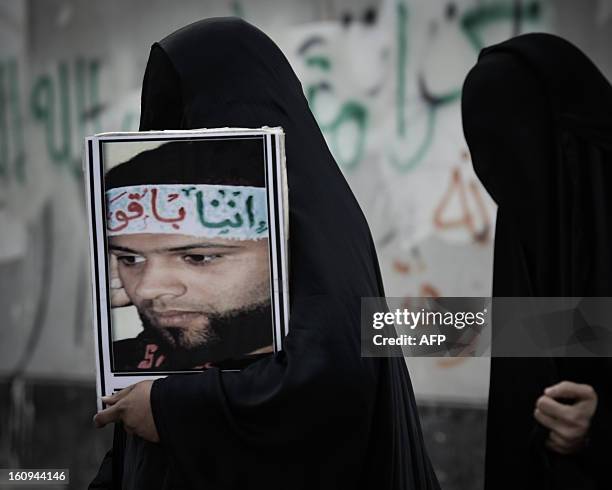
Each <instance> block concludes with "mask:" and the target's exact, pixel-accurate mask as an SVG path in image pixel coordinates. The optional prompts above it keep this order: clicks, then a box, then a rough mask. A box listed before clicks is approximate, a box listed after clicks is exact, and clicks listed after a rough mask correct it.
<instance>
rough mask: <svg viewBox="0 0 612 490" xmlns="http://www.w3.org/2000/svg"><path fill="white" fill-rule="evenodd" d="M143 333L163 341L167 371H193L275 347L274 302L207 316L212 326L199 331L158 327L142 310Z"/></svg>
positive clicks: (160, 341) (179, 327)
mask: <svg viewBox="0 0 612 490" xmlns="http://www.w3.org/2000/svg"><path fill="white" fill-rule="evenodd" d="M138 314H139V316H140V319H141V321H142V325H143V328H144V332H143V334H144V335H145V336H147V337H153V339H152V340H155V341H157V342H159V344H160V348H161V350H162V351H163V352H164V354H165V356H166V361H165V362H164V368H165V369H168V368H169V369H191V368H193V367H194V366H199V365H203V364H205V363H207V362H213V363H214V362H219V361H226V360H231V359H239V358H241V357H244V356H245V355H246V354H249V353H251V352H253V351H255V350H258V349H261V348H262V347H267V346H270V345H272V339H273V334H272V328H273V325H272V309H271V306H270V302H269V301H266V302H264V303H260V304H256V305H252V306H249V307H246V308H241V309H236V310H231V311H228V312H224V313H222V314H219V313H210V314H209V313H206V316H207V318H208V325H207V326H206V327H205V328H200V329H198V330H196V331H194V330H193V329H192V330H191V331H190V329H187V328H184V327H181V326H172V327H163V326H160V325H156V324H154V323H153V321H152V320H151V319H150V318H149V317H148V316H147V315H146V314H144V313H142V312H141V311H140V310H139V311H138Z"/></svg>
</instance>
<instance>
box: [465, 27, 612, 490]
mask: <svg viewBox="0 0 612 490" xmlns="http://www.w3.org/2000/svg"><path fill="white" fill-rule="evenodd" d="M462 113H463V126H464V132H465V136H466V139H467V142H468V145H469V148H470V151H471V154H472V161H473V164H474V168H475V170H476V173H477V175H478V177H479V178H480V180H481V181H482V183H483V184H484V186H485V187H486V188H487V190H488V191H489V193H490V194H491V196H492V197H493V199H494V200H495V201H496V203H497V204H498V212H497V225H496V233H495V250H494V273H493V295H494V296H580V297H589V296H592V297H596V296H612V198H611V197H610V193H609V192H608V189H607V186H608V185H611V184H612V87H611V86H610V84H609V83H608V81H607V80H606V79H605V78H604V77H603V75H602V74H601V73H600V72H599V70H598V69H597V68H596V67H595V65H593V63H592V62H591V61H590V60H589V59H588V58H587V57H586V56H585V55H584V54H583V53H582V52H580V51H579V50H578V49H577V48H576V47H575V46H573V45H571V44H570V43H568V42H567V41H564V40H563V39H560V38H559V37H556V36H552V35H548V34H527V35H523V36H519V37H516V38H514V39H511V40H509V41H506V42H503V43H500V44H498V45H495V46H492V47H490V48H486V49H484V50H483V51H482V52H481V54H480V56H479V59H478V63H477V64H476V66H475V67H474V68H473V69H472V70H471V71H470V73H469V74H468V76H467V79H466V81H465V84H464V88H463V100H462ZM494 328H495V327H494ZM493 349H495V345H493ZM611 374H612V369H611V363H610V361H609V360H608V359H604V358H600V359H596V358H565V359H560V358H538V359H535V358H493V359H492V360H491V382H490V394H489V412H488V428H487V456H486V488H487V489H491V490H503V489H510V488H512V489H515V488H519V487H520V488H525V489H572V490H579V489H595V488H598V489H603V488H610V487H611V486H612V482H611V478H610V477H609V476H608V471H609V470H608V468H607V467H606V465H607V459H609V455H610V448H609V445H610V442H612V430H611V429H610V425H611V424H610V416H611V415H612V413H611V412H610V409H611V405H610V393H611V377H610V375H611ZM562 380H570V381H574V382H579V383H587V384H590V385H592V386H593V387H594V388H595V390H596V391H597V393H598V395H599V406H598V409H597V412H596V414H595V417H594V419H593V421H592V427H591V432H590V443H589V446H588V448H587V449H586V450H584V451H582V452H580V453H578V454H576V455H572V456H560V455H558V454H557V453H554V452H552V451H549V450H547V449H546V448H545V446H544V441H545V440H546V438H547V436H548V431H547V430H546V429H545V428H544V427H543V426H540V425H539V424H538V423H537V422H536V421H535V419H534V418H533V411H534V408H535V402H536V400H537V398H538V397H539V396H540V395H542V393H543V390H544V388H546V387H547V386H550V385H552V384H555V383H557V382H559V381H562Z"/></svg>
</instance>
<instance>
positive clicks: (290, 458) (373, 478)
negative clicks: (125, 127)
mask: <svg viewBox="0 0 612 490" xmlns="http://www.w3.org/2000/svg"><path fill="white" fill-rule="evenodd" d="M263 125H267V126H282V127H283V128H284V130H285V133H286V155H287V173H288V185H289V208H290V217H289V222H290V241H289V245H290V285H289V289H290V298H291V304H290V315H291V320H290V327H289V328H290V333H289V335H288V336H287V338H286V342H285V344H284V350H283V351H282V352H280V353H279V354H278V355H276V356H270V357H269V358H267V359H264V360H260V361H258V362H256V363H254V364H252V365H251V366H249V367H248V368H247V369H245V370H243V371H242V372H240V373H230V372H221V371H219V370H217V369H210V370H208V371H206V372H204V373H202V374H198V375H189V376H168V377H167V378H165V379H163V380H158V381H156V382H155V383H154V385H153V389H152V393H151V404H152V409H153V413H154V418H155V422H156V425H157V428H158V431H159V434H160V438H161V444H159V445H154V444H148V443H144V442H143V441H141V442H140V445H141V446H142V445H145V446H147V448H146V449H147V450H146V451H141V452H140V453H137V452H136V451H135V450H134V447H135V446H134V445H133V446H131V447H126V448H125V456H124V461H130V463H129V464H126V465H124V466H123V471H124V475H123V482H124V488H130V489H133V488H145V487H144V486H143V485H142V484H140V483H138V481H137V480H138V478H134V477H133V476H132V477H128V476H126V474H129V473H134V472H136V473H138V472H139V471H140V470H139V469H138V468H140V467H142V461H141V460H140V459H139V458H140V457H139V456H138V454H145V455H151V454H153V455H155V454H157V453H158V452H162V453H163V454H164V456H165V458H166V459H165V464H161V463H159V462H158V461H157V460H156V458H151V457H150V456H145V457H150V461H151V462H152V464H153V465H152V466H151V465H149V467H148V471H149V473H148V474H151V473H156V474H157V475H158V483H159V486H158V487H156V488H173V489H176V488H193V489H195V488H198V489H199V488H206V489H213V488H284V489H287V488H290V489H300V488H304V489H315V488H316V489H326V488H329V489H343V488H346V489H358V488H364V489H365V488H368V489H370V488H376V489H402V490H405V489H408V490H412V489H414V490H416V489H419V490H420V489H422V490H425V489H436V488H438V483H437V480H436V477H435V475H434V472H433V470H432V466H431V464H430V461H429V458H428V456H427V453H426V450H425V445H424V442H423V437H422V434H421V429H420V424H419V420H418V414H417V407H416V404H415V400H414V395H413V392H412V388H411V384H410V379H409V376H408V372H407V370H406V367H405V364H404V361H403V359H397V358H394V359H375V358H361V356H360V318H359V316H360V298H361V297H365V296H383V295H384V291H383V285H382V281H381V276H380V271H379V267H378V262H377V257H376V251H375V249H374V245H373V242H372V238H371V236H370V232H369V228H368V225H367V223H366V220H365V218H364V216H363V214H362V212H361V209H360V208H359V206H358V204H357V202H356V200H355V198H354V196H353V194H352V192H351V191H350V189H349V187H348V185H347V183H346V181H345V179H344V177H343V176H342V174H341V172H340V170H339V168H338V166H337V164H336V163H335V161H334V159H333V157H332V156H331V154H330V152H329V150H328V148H327V145H326V143H325V141H324V139H323V136H322V134H321V132H320V130H319V128H318V126H317V123H316V121H315V120H314V118H313V116H312V114H311V112H310V110H309V108H308V105H307V102H306V99H305V97H304V95H303V92H302V87H301V85H300V82H299V80H298V79H297V77H296V76H295V74H294V72H293V70H292V69H291V67H290V65H289V63H288V62H287V60H286V58H285V57H284V55H283V54H282V52H281V51H280V50H279V49H278V47H277V46H276V45H275V44H274V43H273V42H272V41H271V40H270V39H269V38H268V37H267V36H266V35H265V34H263V33H262V32H261V31H259V30H258V29H256V28H255V27H253V26H251V25H250V24H248V23H247V22H244V21H242V20H239V19H234V18H217V19H207V20H204V21H200V22H196V23H195V24H192V25H190V26H187V27H185V28H183V29H181V30H179V31H177V32H175V33H174V34H172V35H170V36H169V37H167V38H165V39H164V40H162V41H161V42H159V43H156V44H155V45H154V46H153V47H152V49H151V54H150V58H149V62H148V65H147V69H146V73H145V78H144V84H143V90H142V112H141V121H140V129H141V130H159V129H194V128H203V127H211V128H212V127H224V126H232V127H261V126H263ZM132 439H136V438H132ZM115 443H116V444H121V441H117V440H116V441H115ZM113 476H114V475H113ZM164 481H165V483H163V482H164ZM126 482H129V484H128V483H126ZM114 483H115V485H117V481H116V479H115V482H114ZM146 488H152V487H146Z"/></svg>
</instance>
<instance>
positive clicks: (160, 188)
mask: <svg viewBox="0 0 612 490" xmlns="http://www.w3.org/2000/svg"><path fill="white" fill-rule="evenodd" d="M106 207H107V219H106V229H107V232H108V235H109V236H115V235H131V234H135V233H171V234H181V235H192V236H197V237H206V238H231V239H235V240H257V239H260V238H266V237H267V236H268V209H267V206H266V190H265V189H264V188H262V187H249V186H234V185H210V184H193V185H192V184H146V185H145V184H143V185H134V186H127V187H117V188H115V189H110V190H108V191H106Z"/></svg>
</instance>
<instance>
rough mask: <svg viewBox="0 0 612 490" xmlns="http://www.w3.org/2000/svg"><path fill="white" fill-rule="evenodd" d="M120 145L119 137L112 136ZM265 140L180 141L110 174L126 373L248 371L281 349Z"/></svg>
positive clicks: (119, 347)
mask: <svg viewBox="0 0 612 490" xmlns="http://www.w3.org/2000/svg"><path fill="white" fill-rule="evenodd" d="M106 144H108V145H113V144H114V145H118V144H122V143H120V142H118V143H114V142H111V143H106ZM264 165H265V164H264V161H263V142H262V140H261V138H256V139H255V138H250V139H213V140H211V139H204V140H199V141H178V142H177V141H174V142H170V143H164V144H162V145H161V146H158V147H157V148H154V149H148V150H147V151H141V152H140V153H138V154H137V155H135V156H134V157H133V158H131V159H130V160H128V161H126V162H123V163H121V164H119V165H117V166H115V167H113V168H111V169H110V170H109V171H108V172H107V173H106V176H105V190H106V204H107V210H106V211H107V222H106V228H107V236H108V251H109V263H110V266H109V267H110V277H111V284H110V296H111V306H112V308H113V322H112V323H113V327H112V329H113V332H114V334H113V338H116V337H117V335H116V332H117V331H118V330H120V329H121V328H122V326H123V325H121V321H122V317H119V316H118V315H117V314H116V312H117V310H119V309H121V308H125V307H128V306H134V307H135V308H136V311H137V313H138V317H139V319H140V323H141V325H140V326H141V328H142V331H141V332H140V333H139V334H138V335H137V336H136V337H132V338H123V339H121V340H115V341H114V342H113V346H112V351H113V356H112V359H113V362H112V367H113V370H114V371H115V372H117V371H123V372H125V371H176V370H191V369H202V368H207V367H211V366H213V365H215V366H220V367H224V366H226V367H229V368H231V367H239V365H240V363H241V362H244V361H245V360H248V359H253V358H257V357H258V356H259V355H263V354H266V353H269V352H272V350H273V349H272V342H273V328H272V315H271V307H270V275H269V259H268V256H269V255H268V252H269V251H268V226H267V206H266V191H265V187H264V186H265V166H264Z"/></svg>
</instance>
